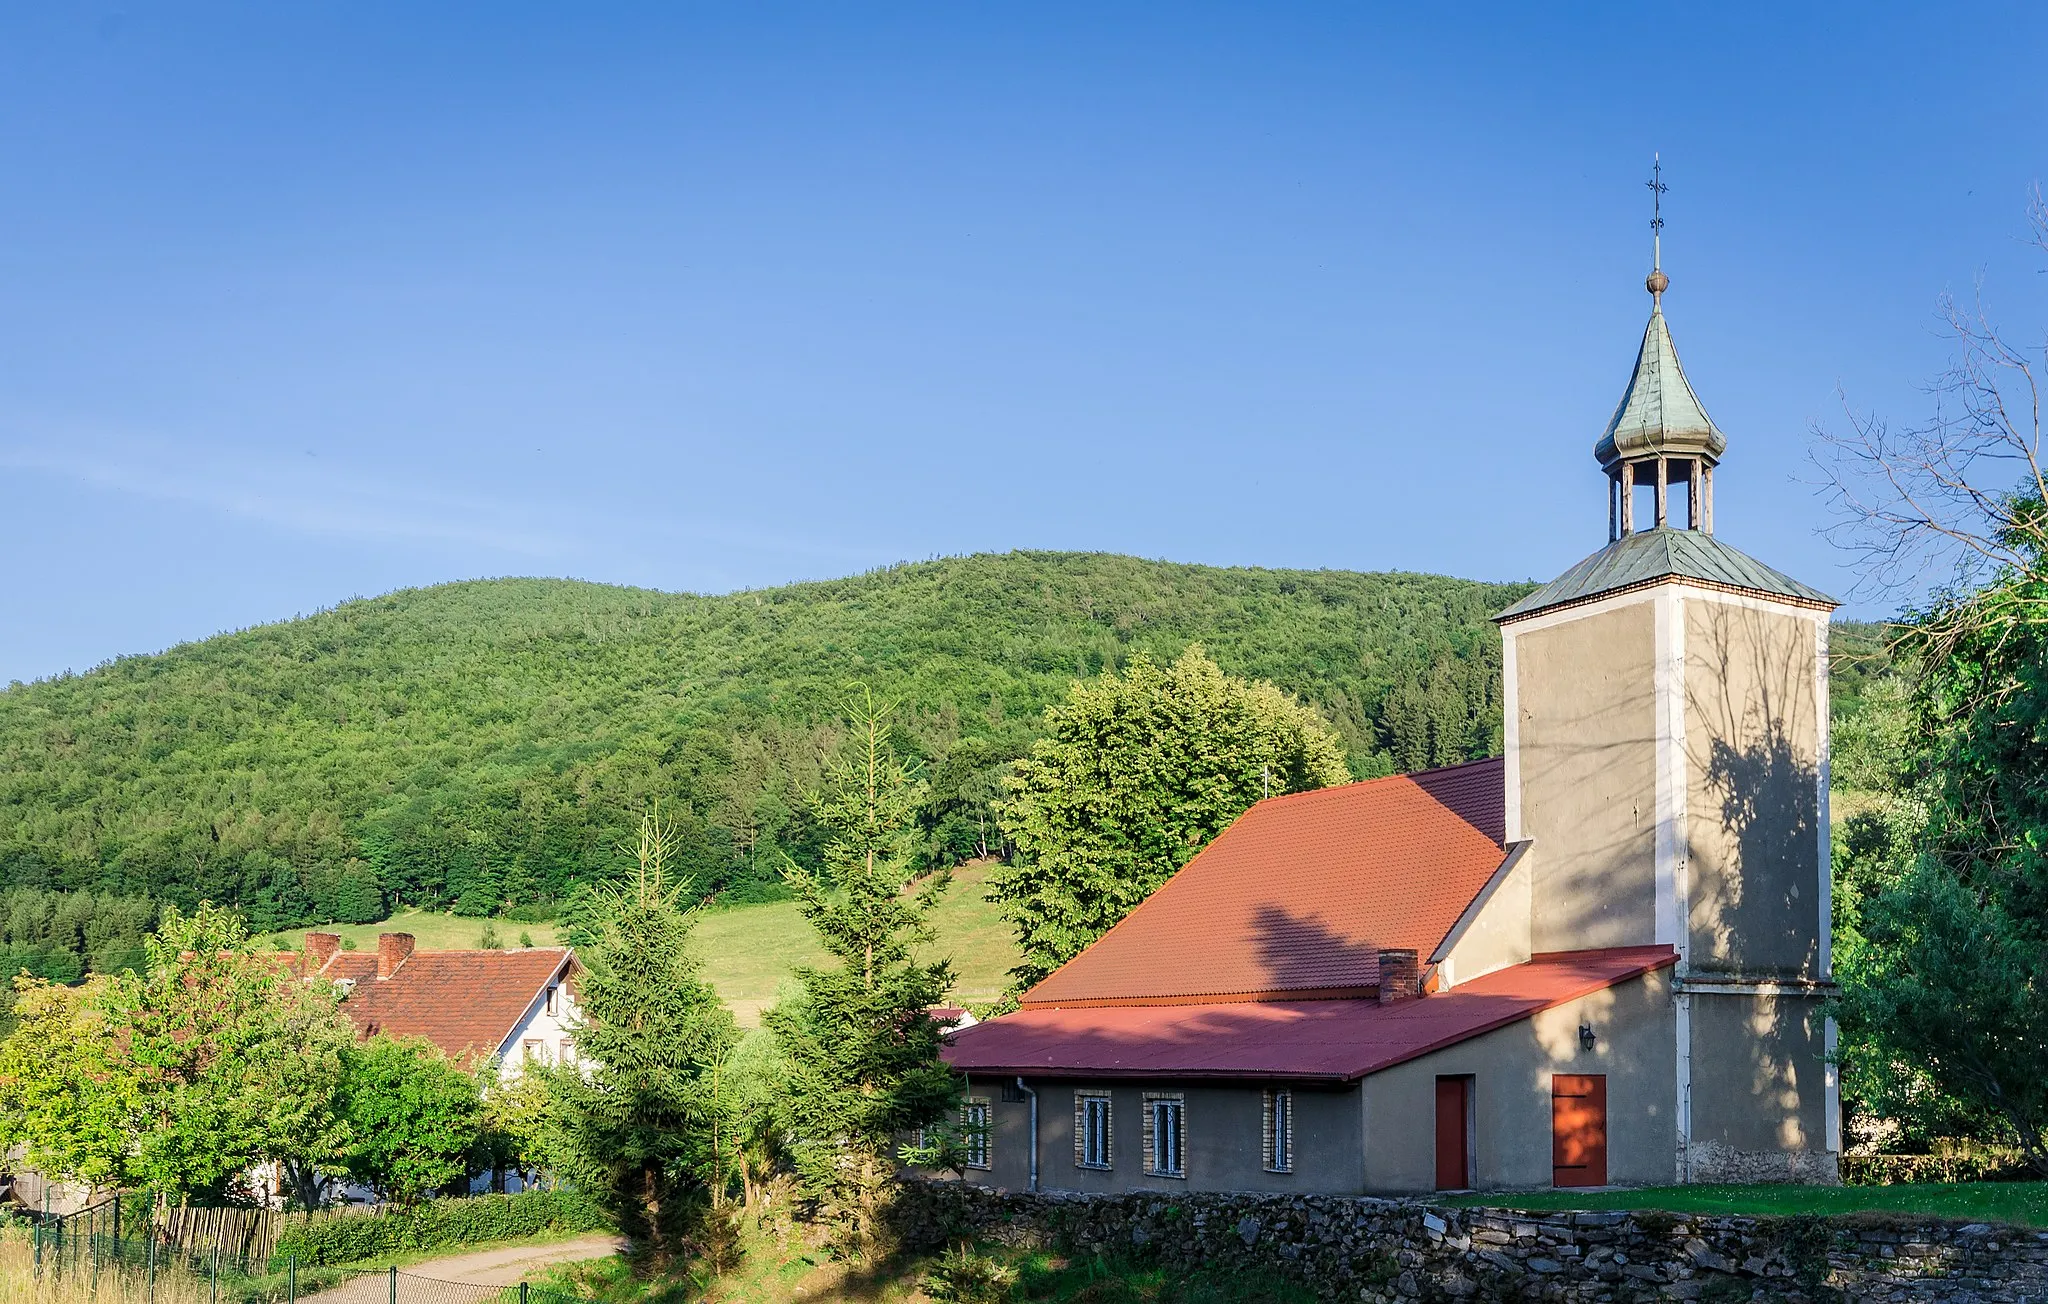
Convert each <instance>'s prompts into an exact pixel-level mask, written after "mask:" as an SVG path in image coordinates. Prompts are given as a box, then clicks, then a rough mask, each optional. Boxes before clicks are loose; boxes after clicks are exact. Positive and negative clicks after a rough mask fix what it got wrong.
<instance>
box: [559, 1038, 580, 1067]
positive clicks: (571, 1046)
mask: <svg viewBox="0 0 2048 1304" xmlns="http://www.w3.org/2000/svg"><path fill="white" fill-rule="evenodd" d="M560 1062H561V1063H563V1064H574V1063H575V1062H576V1043H575V1042H573V1041H570V1040H569V1039H568V1038H567V1037H564V1038H562V1058H561V1060H560Z"/></svg>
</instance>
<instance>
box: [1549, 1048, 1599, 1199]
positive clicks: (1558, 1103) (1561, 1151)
mask: <svg viewBox="0 0 2048 1304" xmlns="http://www.w3.org/2000/svg"><path fill="white" fill-rule="evenodd" d="M1550 1182H1551V1185H1553V1186H1605V1185H1607V1078H1606V1075H1604V1074H1597V1073H1593V1074H1582V1073H1559V1074H1557V1075H1555V1076H1554V1077H1552V1078H1551V1079H1550Z"/></svg>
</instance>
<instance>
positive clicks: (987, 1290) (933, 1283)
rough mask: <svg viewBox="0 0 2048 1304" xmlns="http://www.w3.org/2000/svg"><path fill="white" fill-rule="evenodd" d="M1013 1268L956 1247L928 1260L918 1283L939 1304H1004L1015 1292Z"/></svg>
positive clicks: (1015, 1280) (1015, 1279)
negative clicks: (924, 1271) (928, 1267)
mask: <svg viewBox="0 0 2048 1304" xmlns="http://www.w3.org/2000/svg"><path fill="white" fill-rule="evenodd" d="M1017 1276H1018V1274H1017V1269H1016V1268H1015V1267H1014V1266H1012V1265H1011V1264H1008V1263H1005V1262H1003V1261H1002V1260H1001V1259H998V1258H995V1257H993V1256H991V1255H987V1254H981V1253H977V1252H976V1251H974V1250H972V1249H969V1248H968V1247H967V1246H965V1245H956V1246H954V1247H953V1248H952V1249H950V1250H947V1251H946V1252H945V1253H944V1254H942V1255H940V1256H939V1257H938V1258H937V1259H935V1260H933V1261H932V1266H931V1270H930V1271H929V1272H927V1273H925V1276H924V1280H923V1281H922V1282H920V1283H919V1285H920V1286H921V1287H922V1288H923V1290H924V1293H925V1294H927V1295H929V1296H931V1297H932V1298H933V1299H935V1300H939V1301H942V1304H1006V1301H1008V1300H1009V1299H1010V1298H1011V1296H1012V1295H1013V1294H1014V1293H1015V1291H1016V1289H1017Z"/></svg>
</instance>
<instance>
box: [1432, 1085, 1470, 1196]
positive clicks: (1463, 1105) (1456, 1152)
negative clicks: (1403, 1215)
mask: <svg viewBox="0 0 2048 1304" xmlns="http://www.w3.org/2000/svg"><path fill="white" fill-rule="evenodd" d="M1471 1118H1472V1079H1470V1078H1438V1079H1437V1080H1436V1189H1437V1190H1439V1191H1462V1190H1464V1189H1465V1188H1466V1187H1468V1186H1470V1185H1472V1150H1471V1145H1470V1142H1471V1137H1472V1133H1471Z"/></svg>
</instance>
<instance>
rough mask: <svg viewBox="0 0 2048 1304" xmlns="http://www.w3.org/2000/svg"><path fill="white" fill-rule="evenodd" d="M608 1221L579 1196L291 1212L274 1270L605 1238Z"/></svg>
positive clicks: (528, 1195)
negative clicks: (552, 1237)
mask: <svg viewBox="0 0 2048 1304" xmlns="http://www.w3.org/2000/svg"><path fill="white" fill-rule="evenodd" d="M610 1230H612V1227H611V1223H610V1222H609V1221H608V1220H607V1219H606V1218H605V1216H604V1214H603V1213H601V1212H600V1211H599V1210H598V1207H597V1206H596V1205H595V1204H593V1203H591V1201H590V1200H589V1198H588V1197H586V1196H584V1195H583V1194H581V1193H580V1192H577V1191H522V1192H520V1193H519V1194H517V1195H478V1196H471V1197H469V1198H467V1199H461V1200H429V1201H427V1202H426V1203H425V1204H420V1205H415V1206H414V1207H412V1208H410V1209H407V1208H400V1207H398V1206H395V1205H387V1206H386V1207H384V1208H383V1209H380V1210H378V1211H377V1212H375V1213H348V1212H333V1213H314V1214H294V1215H292V1216H291V1217H290V1219H289V1220H288V1221H287V1222H286V1224H285V1227H284V1230H283V1231H281V1232H279V1233H278V1237H277V1248H276V1250H275V1251H273V1252H272V1254H271V1256H270V1266H271V1270H272V1271H280V1270H282V1269H283V1267H284V1265H285V1263H286V1262H287V1261H296V1262H297V1263H298V1265H299V1266H300V1267H302V1268H306V1267H317V1266H320V1265H323V1264H331V1263H360V1262H363V1261H364V1260H366V1259H383V1258H389V1257H391V1256H392V1255H396V1254H412V1253H417V1252H419V1251H421V1250H438V1249H444V1248H447V1247H450V1246H462V1245H480V1244H483V1243H484V1242H487V1241H512V1240H520V1239H523V1238H525V1237H529V1236H538V1235H540V1234H542V1233H544V1232H603V1231H610Z"/></svg>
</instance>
